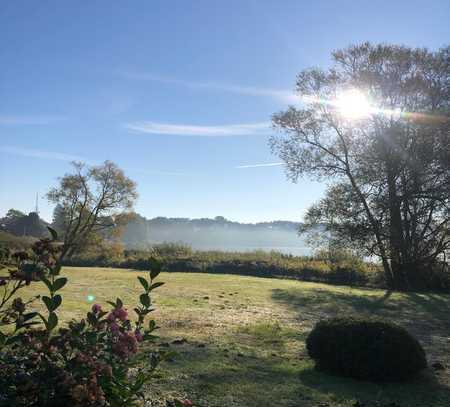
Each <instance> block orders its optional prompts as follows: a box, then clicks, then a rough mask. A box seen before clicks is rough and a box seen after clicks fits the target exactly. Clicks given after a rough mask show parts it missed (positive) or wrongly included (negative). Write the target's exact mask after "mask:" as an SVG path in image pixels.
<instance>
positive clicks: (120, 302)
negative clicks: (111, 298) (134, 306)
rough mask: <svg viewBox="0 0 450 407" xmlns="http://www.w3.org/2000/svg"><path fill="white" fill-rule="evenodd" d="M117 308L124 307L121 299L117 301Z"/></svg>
mask: <svg viewBox="0 0 450 407" xmlns="http://www.w3.org/2000/svg"><path fill="white" fill-rule="evenodd" d="M116 307H117V308H122V307H123V302H122V300H121V299H120V298H117V299H116Z"/></svg>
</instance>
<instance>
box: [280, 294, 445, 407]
mask: <svg viewBox="0 0 450 407" xmlns="http://www.w3.org/2000/svg"><path fill="white" fill-rule="evenodd" d="M364 294H365V293H364V292H363V293H361V292H359V291H358V292H353V291H351V290H348V291H331V290H324V289H321V288H317V289H311V290H301V289H287V290H282V289H274V290H272V299H273V300H274V301H275V302H278V303H280V304H282V305H284V306H286V307H288V308H290V309H292V310H294V311H296V312H297V313H298V319H299V321H301V322H302V323H305V324H306V325H308V326H309V327H311V326H312V325H313V324H314V323H315V322H317V321H318V320H320V319H323V318H330V317H334V316H342V315H351V314H356V315H364V316H377V317H382V318H386V319H388V320H390V321H392V322H396V323H399V324H400V325H403V326H404V327H406V328H407V329H408V330H409V331H410V332H411V333H413V334H414V335H415V336H416V337H417V338H418V339H419V340H420V341H421V343H422V345H423V346H424V348H425V350H426V352H427V356H428V359H429V360H431V361H432V360H439V361H441V362H443V363H444V364H446V362H447V364H448V361H449V355H448V339H447V337H448V332H449V330H450V329H449V328H450V325H449V320H448V315H449V311H450V297H449V296H446V295H439V294H428V293H427V294H422V293H420V294H419V293H405V294H402V295H396V296H395V297H393V296H392V293H391V292H386V293H384V295H383V294H382V293H379V294H376V292H373V291H372V292H370V291H368V292H367V295H364ZM299 376H300V379H301V381H302V383H303V384H304V385H305V386H310V387H312V388H314V389H316V390H319V391H325V392H332V393H335V394H337V395H341V396H345V395H346V394H347V395H348V394H351V393H353V394H355V395H356V394H357V392H358V391H360V390H362V391H363V393H370V394H372V396H373V397H375V396H376V395H377V394H378V392H379V393H380V395H383V394H385V395H388V396H389V397H391V398H392V397H393V396H394V395H395V394H398V395H399V397H400V398H397V400H395V399H394V398H392V399H393V400H394V401H397V402H399V403H400V402H402V401H403V400H410V402H409V403H406V405H407V406H410V405H413V406H428V405H430V406H432V405H438V406H447V405H450V391H449V387H448V385H447V384H448V383H449V381H450V380H449V373H448V371H445V372H443V373H442V376H441V378H439V379H438V378H437V377H436V376H435V375H434V374H433V373H432V372H431V371H430V370H427V371H425V372H424V373H423V374H422V375H421V376H420V377H418V378H417V379H415V380H414V381H413V382H411V384H408V383H407V384H404V385H402V384H379V385H374V384H371V383H366V382H355V381H354V380H350V379H345V378H338V377H334V376H328V375H326V374H324V373H321V372H317V371H316V370H314V369H312V368H311V369H305V370H303V371H302V372H301V373H300V375H299ZM369 390H370V391H369ZM375 390H376V391H375ZM400 390H401V391H400ZM399 391H400V392H399ZM433 394H436V396H434V395H433ZM423 397H425V398H423ZM428 399H429V400H428ZM440 399H445V400H446V402H442V403H439V400H440ZM419 400H422V401H420V402H419ZM423 400H427V401H426V402H425V401H423ZM430 400H431V401H430ZM432 402H433V403H434V404H432ZM421 403H422V404H421ZM427 403H428V404H427ZM400 404H401V403H400ZM401 405H403V404H401Z"/></svg>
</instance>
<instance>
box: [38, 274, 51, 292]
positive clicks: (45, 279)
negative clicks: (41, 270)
mask: <svg viewBox="0 0 450 407" xmlns="http://www.w3.org/2000/svg"><path fill="white" fill-rule="evenodd" d="M41 280H42V282H43V283H44V284H45V285H46V286H47V288H48V289H49V291H52V290H53V287H52V283H51V282H50V280H49V279H48V278H46V277H42V278H41Z"/></svg>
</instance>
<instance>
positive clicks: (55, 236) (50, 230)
mask: <svg viewBox="0 0 450 407" xmlns="http://www.w3.org/2000/svg"><path fill="white" fill-rule="evenodd" d="M47 229H48V231H49V232H50V234H51V235H52V239H53V240H57V239H58V233H56V230H55V229H52V228H51V227H50V226H47Z"/></svg>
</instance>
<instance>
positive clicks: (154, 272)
mask: <svg viewBox="0 0 450 407" xmlns="http://www.w3.org/2000/svg"><path fill="white" fill-rule="evenodd" d="M159 273H161V269H153V268H152V270H151V271H150V278H151V279H152V280H154V279H155V278H156V277H158V275H159Z"/></svg>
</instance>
